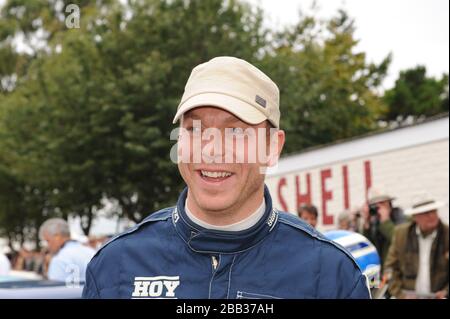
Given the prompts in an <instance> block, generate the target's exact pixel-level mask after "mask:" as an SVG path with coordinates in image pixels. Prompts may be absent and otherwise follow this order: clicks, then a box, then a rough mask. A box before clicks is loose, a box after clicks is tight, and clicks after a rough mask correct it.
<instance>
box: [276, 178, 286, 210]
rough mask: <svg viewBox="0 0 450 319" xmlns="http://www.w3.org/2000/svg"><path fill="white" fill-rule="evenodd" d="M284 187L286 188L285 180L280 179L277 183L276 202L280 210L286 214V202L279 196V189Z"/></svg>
mask: <svg viewBox="0 0 450 319" xmlns="http://www.w3.org/2000/svg"><path fill="white" fill-rule="evenodd" d="M284 186H286V178H285V177H282V178H280V181H279V182H278V202H279V203H280V205H281V208H282V209H283V210H284V211H285V212H287V211H288V207H287V205H286V201H285V200H284V198H283V195H282V194H281V188H283V187H284Z"/></svg>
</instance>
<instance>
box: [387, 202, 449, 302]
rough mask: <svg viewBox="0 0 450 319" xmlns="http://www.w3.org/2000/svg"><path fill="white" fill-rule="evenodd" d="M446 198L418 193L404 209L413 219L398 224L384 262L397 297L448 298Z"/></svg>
mask: <svg viewBox="0 0 450 319" xmlns="http://www.w3.org/2000/svg"><path fill="white" fill-rule="evenodd" d="M442 206H444V203H443V202H440V201H436V200H434V199H433V198H432V197H430V196H429V195H428V194H421V195H418V196H417V197H416V199H415V202H414V204H413V206H412V207H411V208H410V209H408V210H406V211H405V214H406V215H409V216H411V218H412V221H411V222H410V223H407V224H404V225H401V226H398V227H397V228H396V229H395V231H394V235H393V240H392V244H391V246H390V248H389V252H388V256H387V259H386V262H385V265H384V268H385V271H386V273H388V274H389V276H390V277H391V280H390V288H389V292H390V293H391V295H393V296H395V297H396V298H447V297H448V284H449V269H448V267H449V263H448V251H449V229H448V226H447V225H445V224H443V223H442V221H441V220H440V219H439V215H438V209H439V208H440V207H442Z"/></svg>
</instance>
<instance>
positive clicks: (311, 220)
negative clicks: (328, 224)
mask: <svg viewBox="0 0 450 319" xmlns="http://www.w3.org/2000/svg"><path fill="white" fill-rule="evenodd" d="M298 216H299V217H300V218H301V219H303V220H304V221H306V222H307V223H308V224H310V225H311V226H312V227H314V228H316V225H317V219H318V217H319V213H318V212H317V208H316V206H314V205H311V204H304V205H302V206H300V208H299V209H298Z"/></svg>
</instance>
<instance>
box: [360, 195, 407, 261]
mask: <svg viewBox="0 0 450 319" xmlns="http://www.w3.org/2000/svg"><path fill="white" fill-rule="evenodd" d="M394 199H395V197H392V196H390V195H388V194H387V193H386V192H384V191H382V190H378V189H373V188H372V189H370V190H369V193H368V201H367V203H366V204H365V205H364V206H363V208H362V211H361V213H362V217H363V230H362V234H363V235H364V236H366V237H367V238H368V239H369V240H370V241H371V242H372V243H373V244H374V245H375V247H376V248H377V251H378V253H379V255H380V258H381V264H383V263H384V260H385V258H386V255H387V252H388V250H389V246H390V244H391V239H392V235H393V233H394V228H395V226H396V225H399V224H402V223H404V222H406V218H405V216H404V215H403V212H402V210H401V209H400V208H399V207H393V205H392V201H393V200H394Z"/></svg>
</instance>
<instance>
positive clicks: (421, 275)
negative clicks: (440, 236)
mask: <svg viewBox="0 0 450 319" xmlns="http://www.w3.org/2000/svg"><path fill="white" fill-rule="evenodd" d="M416 234H417V240H418V242H419V269H418V272H417V278H416V293H417V294H424V295H427V294H430V293H431V283H430V255H431V246H432V245H433V241H434V239H435V238H436V235H437V231H436V230H435V231H434V232H432V233H431V234H430V235H428V236H426V237H423V235H422V233H421V231H420V228H419V227H418V226H416Z"/></svg>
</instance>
